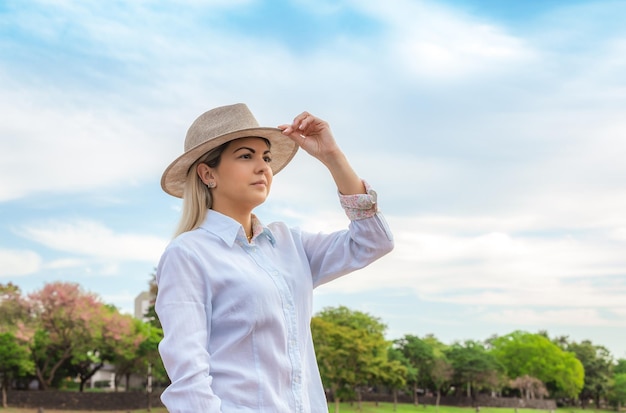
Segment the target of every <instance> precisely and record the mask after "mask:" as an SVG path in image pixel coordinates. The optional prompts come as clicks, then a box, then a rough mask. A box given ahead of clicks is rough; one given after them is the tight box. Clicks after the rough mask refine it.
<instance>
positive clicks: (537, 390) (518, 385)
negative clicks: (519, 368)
mask: <svg viewBox="0 0 626 413" xmlns="http://www.w3.org/2000/svg"><path fill="white" fill-rule="evenodd" d="M509 385H510V386H511V388H513V389H517V390H519V392H520V394H521V395H522V398H524V399H535V398H541V399H543V398H544V397H545V396H547V395H548V389H546V386H545V385H544V384H543V382H542V381H541V380H539V379H537V378H535V377H530V376H529V375H527V374H525V375H524V376H522V377H517V378H515V380H511V382H510V383H509Z"/></svg>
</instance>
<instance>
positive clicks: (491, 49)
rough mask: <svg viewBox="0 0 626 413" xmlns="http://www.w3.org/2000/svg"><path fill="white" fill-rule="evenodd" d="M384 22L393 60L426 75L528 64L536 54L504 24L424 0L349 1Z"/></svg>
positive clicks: (451, 76)
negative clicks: (387, 31)
mask: <svg viewBox="0 0 626 413" xmlns="http://www.w3.org/2000/svg"><path fill="white" fill-rule="evenodd" d="M354 5H355V7H359V8H363V10H365V11H366V12H368V13H370V14H371V15H372V16H374V17H376V18H379V19H381V20H382V21H383V22H385V23H386V24H387V25H388V28H389V36H390V39H388V41H387V42H388V44H390V45H393V47H392V49H391V50H392V53H395V56H393V57H394V59H393V60H396V61H397V62H396V63H397V64H398V65H399V66H400V67H406V68H408V69H410V70H411V71H412V72H413V74H414V75H416V76H417V77H420V78H422V77H423V78H425V79H440V80H446V79H447V80H451V79H459V78H465V77H468V76H474V75H477V74H486V73H493V72H498V71H500V70H502V69H503V68H506V67H510V66H511V65H519V64H523V63H528V62H529V61H532V60H533V59H535V58H536V57H537V55H538V53H537V52H536V51H535V50H533V48H532V47H531V46H530V45H528V44H526V43H525V41H524V40H523V39H522V38H518V37H515V36H513V35H512V34H509V33H507V32H506V30H505V29H504V28H503V27H498V26H496V25H495V24H493V23H488V22H485V21H479V20H477V19H475V18H473V17H471V16H468V15H462V14H459V13H458V12H457V11H456V10H454V9H453V8H451V7H447V6H442V5H441V4H438V3H435V2H426V1H420V2H415V1H397V2H393V3H389V2H379V1H367V2H361V1H359V2H354Z"/></svg>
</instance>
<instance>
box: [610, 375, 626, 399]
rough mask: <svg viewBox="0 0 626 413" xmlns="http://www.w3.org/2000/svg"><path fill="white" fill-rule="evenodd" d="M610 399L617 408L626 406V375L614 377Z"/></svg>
mask: <svg viewBox="0 0 626 413" xmlns="http://www.w3.org/2000/svg"><path fill="white" fill-rule="evenodd" d="M609 399H610V400H611V402H612V403H614V404H615V405H616V406H623V405H624V404H626V373H619V374H616V375H615V377H613V383H612V385H611V387H610V391H609Z"/></svg>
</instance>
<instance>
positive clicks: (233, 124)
mask: <svg viewBox="0 0 626 413" xmlns="http://www.w3.org/2000/svg"><path fill="white" fill-rule="evenodd" d="M247 137H261V138H266V139H268V140H269V141H270V142H271V145H272V148H271V149H272V163H271V164H270V165H271V167H272V172H273V173H274V175H275V174H277V173H278V172H279V171H280V170H281V169H283V168H284V167H285V166H286V165H287V164H288V163H289V161H291V159H292V158H293V157H294V155H295V154H296V151H297V150H298V145H296V143H295V142H294V141H292V140H291V139H289V138H288V137H286V136H285V135H283V134H282V132H281V130H280V129H278V128H266V127H260V126H259V124H258V122H257V121H256V119H255V118H254V115H252V112H250V109H248V107H247V106H246V105H245V104H243V103H237V104H235V105H230V106H221V107H218V108H215V109H211V110H210V111H208V112H205V113H203V114H202V115H200V116H199V117H198V119H196V120H195V121H194V122H193V123H192V124H191V127H190V128H189V130H188V131H187V137H186V138H185V151H184V153H183V154H182V155H181V156H179V157H178V158H176V159H175V160H174V162H172V163H171V164H170V165H169V166H168V167H167V168H166V169H165V172H163V176H162V177H161V187H162V188H163V190H164V191H165V192H167V193H168V194H170V195H173V196H175V197H178V198H182V196H183V188H184V187H185V181H186V180H187V174H188V173H189V169H190V168H191V165H193V163H194V162H196V161H197V160H198V159H199V158H200V157H201V156H202V155H204V154H205V153H207V152H208V151H210V150H211V149H213V148H216V147H218V146H219V145H221V144H223V143H226V142H229V141H232V140H233V139H238V138H247Z"/></svg>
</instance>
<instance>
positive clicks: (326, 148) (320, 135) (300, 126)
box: [278, 112, 343, 164]
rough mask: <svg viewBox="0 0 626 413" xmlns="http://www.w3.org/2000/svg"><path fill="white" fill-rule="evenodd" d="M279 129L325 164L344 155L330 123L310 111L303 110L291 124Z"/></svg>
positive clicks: (281, 126)
mask: <svg viewBox="0 0 626 413" xmlns="http://www.w3.org/2000/svg"><path fill="white" fill-rule="evenodd" d="M278 129H280V130H282V131H283V134H284V135H286V136H288V137H289V138H290V139H291V140H293V141H294V142H296V143H297V144H298V145H299V146H300V147H301V148H302V149H304V150H305V151H306V152H308V153H309V154H310V155H311V156H314V157H315V158H317V159H319V160H320V161H322V162H323V163H324V164H328V162H332V161H333V158H334V157H337V156H343V154H342V152H341V149H339V146H338V145H337V142H336V141H335V138H334V137H333V133H332V132H331V130H330V126H329V125H328V123H327V122H326V121H324V120H322V119H320V118H318V117H315V116H313V115H311V114H310V113H309V112H302V113H301V114H299V115H298V116H296V117H295V118H294V120H293V123H292V124H291V125H280V126H278Z"/></svg>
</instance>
